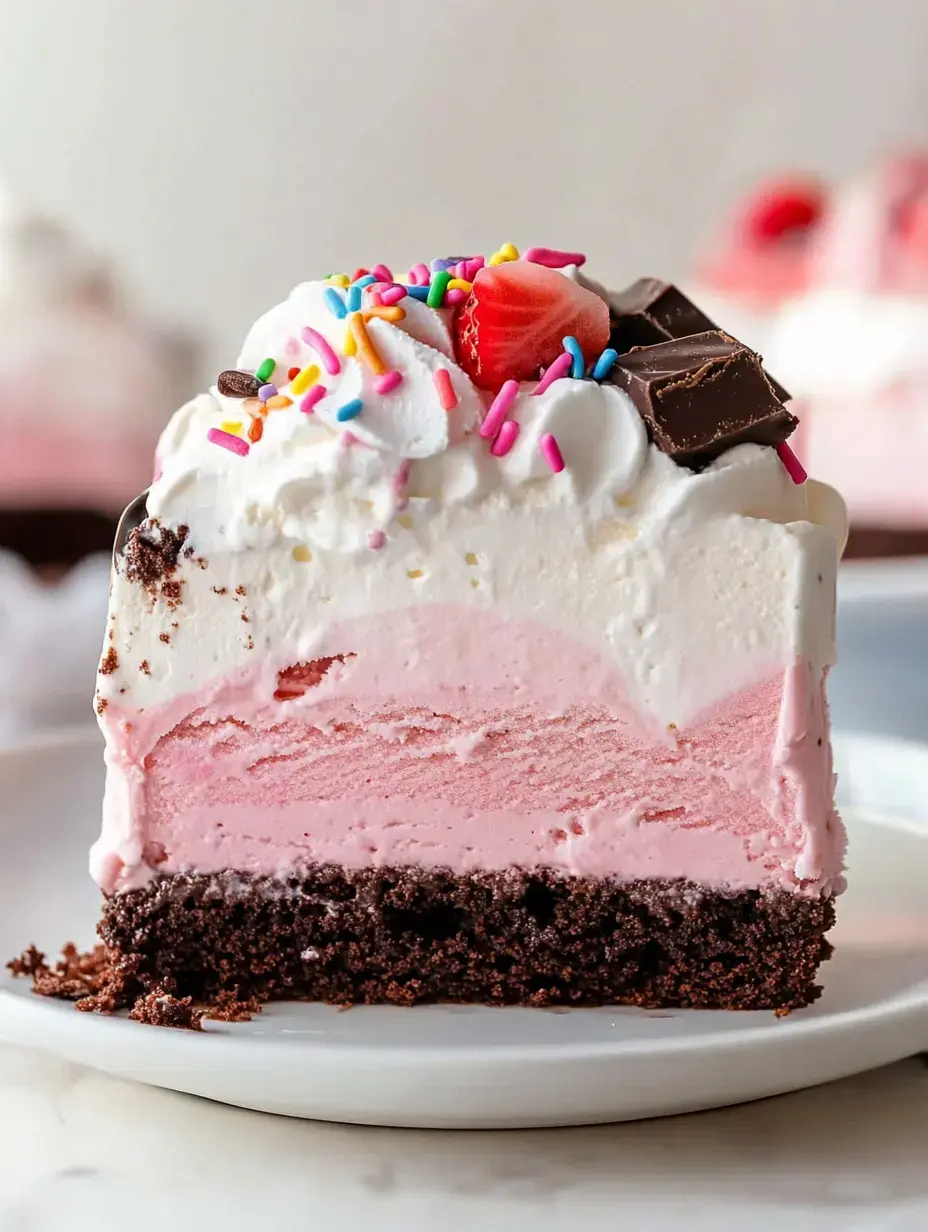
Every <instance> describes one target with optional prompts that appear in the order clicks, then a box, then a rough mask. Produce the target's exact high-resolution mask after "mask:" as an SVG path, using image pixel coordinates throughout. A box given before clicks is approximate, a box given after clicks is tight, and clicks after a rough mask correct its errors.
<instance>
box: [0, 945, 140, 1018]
mask: <svg viewBox="0 0 928 1232" xmlns="http://www.w3.org/2000/svg"><path fill="white" fill-rule="evenodd" d="M139 963H140V959H139V958H138V957H137V956H135V955H125V956H119V955H111V954H108V953H107V950H106V948H105V947H104V946H102V945H98V946H95V947H94V948H93V949H92V950H87V951H85V952H83V953H82V952H81V951H79V950H78V948H77V946H76V945H74V943H73V942H68V943H67V945H65V946H63V947H62V950H61V958H60V959H59V960H58V962H57V963H56V964H55V966H54V967H53V968H52V967H50V966H49V965H48V963H47V962H46V961H45V955H44V954H42V952H41V951H40V950H37V949H36V948H35V946H34V945H31V946H30V947H29V948H28V950H26V951H25V952H24V953H23V954H22V955H20V957H19V958H14V959H13V961H12V962H9V963H7V967H8V968H9V969H10V971H12V973H13V974H14V975H18V976H26V975H27V976H31V977H32V991H33V992H34V993H35V994H36V995H37V996H40V997H54V998H56V999H58V1000H63V1001H73V1002H74V1003H75V1008H76V1009H79V1010H82V1011H84V1012H87V1011H91V1012H92V1011H97V1012H102V1013H113V1012H114V1011H115V1010H118V1009H123V1008H124V1007H125V1006H127V1005H131V1003H132V999H133V997H134V996H135V995H136V993H137V992H138V984H137V983H136V981H135V972H136V971H137V969H138V967H139Z"/></svg>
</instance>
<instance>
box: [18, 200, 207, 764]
mask: <svg viewBox="0 0 928 1232" xmlns="http://www.w3.org/2000/svg"><path fill="white" fill-rule="evenodd" d="M193 361H194V353H193V350H192V348H191V347H190V345H189V344H188V343H186V342H183V341H182V340H180V339H172V338H170V337H167V336H164V335H162V334H161V333H159V332H158V331H157V330H156V329H155V328H154V327H152V326H151V325H149V324H147V323H146V322H144V321H143V320H141V319H140V318H139V317H138V316H137V315H135V314H134V312H133V311H132V310H131V309H130V308H129V307H128V306H127V305H126V304H125V303H124V300H123V296H122V293H121V290H120V288H119V286H118V285H117V283H116V281H115V279H114V277H113V276H112V274H111V273H110V271H109V270H108V269H107V267H106V266H105V264H104V263H103V262H102V261H101V260H100V258H99V257H98V256H97V255H96V254H94V253H92V252H89V251H87V249H86V248H85V247H84V246H83V245H81V244H80V243H79V242H78V241H77V240H75V238H74V237H73V236H72V235H71V234H70V233H69V232H68V231H67V230H66V229H64V228H63V227H62V226H60V225H59V224H57V223H56V222H54V221H52V220H50V219H48V218H45V217H43V216H41V215H38V214H35V213H33V212H31V211H28V210H26V209H24V208H22V207H21V206H20V205H18V204H17V203H16V202H15V201H14V200H13V199H11V198H10V197H8V196H6V195H3V194H0V433H2V439H3V447H2V449H0V620H2V633H3V637H2V642H0V698H2V701H0V741H5V740H8V739H10V738H12V737H14V736H16V735H19V734H22V733H25V732H28V731H31V730H34V729H35V728H37V727H42V726H47V725H49V724H54V723H63V722H69V721H73V720H75V719H76V718H79V717H80V718H82V717H83V715H84V713H85V711H84V704H83V700H82V697H83V695H84V694H85V692H86V687H87V682H88V680H90V679H91V678H92V672H93V662H94V659H95V657H96V650H95V643H96V642H97V639H98V636H99V634H98V630H99V625H100V621H101V620H102V618H103V613H104V612H105V605H106V592H107V586H108V581H107V572H108V564H109V554H110V551H111V547H112V541H113V536H114V532H115V527H116V522H117V519H118V516H119V513H120V511H121V510H122V508H123V507H124V506H125V504H126V503H127V502H128V501H129V500H130V499H131V498H132V497H133V496H134V495H136V494H137V493H138V491H139V489H140V488H142V487H145V486H146V485H147V484H148V482H149V481H150V478H151V473H152V465H153V462H152V460H153V455H154V447H155V443H156V441H157V438H158V434H159V432H160V431H161V429H162V427H163V426H164V423H165V421H166V419H167V416H168V414H169V412H170V408H171V407H172V406H173V405H174V404H176V402H177V400H178V398H179V397H180V396H181V394H182V392H183V390H184V389H185V388H187V387H189V383H190V381H191V380H192V367H193Z"/></svg>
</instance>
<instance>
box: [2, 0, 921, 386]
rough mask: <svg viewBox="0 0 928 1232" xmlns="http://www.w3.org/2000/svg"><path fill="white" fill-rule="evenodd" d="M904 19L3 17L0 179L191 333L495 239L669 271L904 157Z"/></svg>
mask: <svg viewBox="0 0 928 1232" xmlns="http://www.w3.org/2000/svg"><path fill="white" fill-rule="evenodd" d="M926 35H928V4H926V3H925V0H647V2H645V0H557V2H554V0H156V2H148V3H142V2H139V0H0V175H3V176H6V177H7V178H8V179H9V181H10V182H11V183H12V185H13V186H14V188H15V189H17V190H18V191H20V192H25V193H26V194H27V195H28V196H29V198H30V199H31V200H33V201H35V202H38V203H39V204H41V205H44V206H46V207H51V208H53V209H55V210H58V211H60V212H61V213H62V214H63V215H64V217H65V218H66V219H67V220H68V221H69V222H71V223H73V224H74V225H75V226H77V227H78V228H79V230H80V232H81V233H82V234H84V235H86V236H88V237H90V238H91V239H92V240H94V241H95V242H97V243H98V244H99V245H101V246H102V247H103V249H104V250H105V251H107V252H109V253H111V254H113V255H114V256H115V257H116V258H117V259H118V260H120V261H121V262H123V263H124V266H125V268H126V270H127V272H128V274H129V275H130V278H131V282H132V285H133V286H134V287H135V288H136V289H137V290H138V291H140V292H141V293H142V295H143V297H144V299H145V300H146V302H147V303H148V304H150V305H151V306H152V307H154V308H155V309H156V310H158V311H160V312H161V313H163V314H165V315H167V316H174V317H176V318H179V319H180V320H181V321H183V322H186V323H187V324H191V325H194V326H195V327H196V328H198V329H200V330H201V331H202V332H203V333H204V336H205V338H206V340H207V344H208V350H207V356H206V361H205V362H206V367H205V371H214V370H215V366H216V365H217V364H219V363H221V362H222V361H223V360H226V359H229V358H230V356H232V355H233V354H234V352H235V350H236V349H237V346H238V343H239V340H240V337H241V336H242V334H243V331H244V330H245V328H246V327H247V325H248V324H249V323H250V321H251V320H252V319H253V318H254V316H255V315H257V313H258V312H259V311H261V310H262V309H263V308H264V307H265V306H267V305H269V304H270V303H272V302H274V301H275V300H276V299H277V298H280V297H281V296H282V295H283V294H284V293H285V291H286V290H288V289H289V287H290V285H291V284H292V283H294V282H295V281H297V280H299V279H301V278H303V277H306V276H310V275H314V274H319V273H326V272H328V270H329V269H331V268H341V267H344V268H348V267H351V268H353V267H354V266H355V265H359V264H360V265H367V264H370V263H372V262H374V261H377V260H385V261H387V262H388V263H390V262H393V263H394V265H395V267H396V268H400V267H403V266H405V265H406V263H407V262H409V261H411V260H414V259H420V258H423V257H424V258H426V259H427V258H428V257H430V256H432V255H435V254H438V253H443V252H446V251H447V250H448V249H449V248H450V249H453V250H460V251H461V252H464V251H466V250H477V251H489V250H491V249H492V248H493V247H494V246H495V245H497V244H498V243H500V242H502V241H503V240H505V239H512V240H514V241H515V242H516V243H523V244H529V243H542V244H544V243H547V244H554V245H561V246H565V247H582V248H585V249H586V250H587V251H588V252H589V253H590V255H591V258H592V262H593V266H594V268H595V269H596V270H599V271H602V272H603V274H604V275H606V276H608V277H609V278H615V279H618V278H620V277H630V276H634V275H636V274H638V273H640V272H646V271H647V272H654V273H658V272H669V273H674V272H677V271H679V270H680V269H681V268H682V267H683V265H684V262H685V258H686V256H687V254H688V253H689V252H691V251H692V247H693V245H694V243H695V240H696V238H697V236H698V235H699V234H700V233H703V232H704V231H705V229H706V227H707V226H708V224H709V223H710V221H711V220H712V219H713V218H714V217H715V215H716V214H717V212H718V211H719V210H720V209H722V208H723V207H724V206H725V205H726V204H727V203H728V202H729V200H730V198H731V195H732V193H733V192H735V191H736V190H738V189H741V188H743V187H745V186H746V185H748V184H750V182H751V181H752V179H753V178H754V177H755V175H756V174H757V173H758V172H760V171H763V170H766V169H768V168H772V167H779V166H782V165H783V164H784V163H785V164H794V165H806V166H812V167H816V168H818V169H820V170H822V171H825V172H828V173H835V172H844V171H848V170H850V169H852V168H855V167H858V166H860V165H861V164H862V163H863V162H865V161H866V160H867V159H868V158H869V157H871V156H872V155H873V154H874V153H875V152H877V151H878V150H880V149H882V148H884V146H885V144H886V143H887V142H894V143H901V142H904V141H906V140H912V139H918V138H925V137H926V136H928V73H926V72H925V63H924V47H925V40H926Z"/></svg>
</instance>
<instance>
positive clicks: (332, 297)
mask: <svg viewBox="0 0 928 1232" xmlns="http://www.w3.org/2000/svg"><path fill="white" fill-rule="evenodd" d="M322 298H323V299H324V300H325V306H326V308H328V310H329V312H331V314H332V316H333V317H337V318H338V319H339V321H340V320H341V319H342V318H343V317H344V316H345V314H346V313H347V311H348V309H347V308H346V307H345V301H344V300H343V299H342V297H341V296H340V295H339V293H338V292H337V291H336V290H335V288H334V287H326V289H325V290H324V291H323V292H322Z"/></svg>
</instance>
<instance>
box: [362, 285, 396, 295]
mask: <svg viewBox="0 0 928 1232" xmlns="http://www.w3.org/2000/svg"><path fill="white" fill-rule="evenodd" d="M396 285H397V284H396V283H395V282H369V283H368V284H367V286H366V287H365V288H364V290H365V291H367V292H369V293H370V294H371V295H373V293H374V292H375V291H389V289H390V288H391V287H395V286H396Z"/></svg>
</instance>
